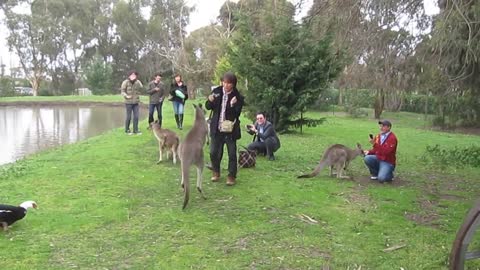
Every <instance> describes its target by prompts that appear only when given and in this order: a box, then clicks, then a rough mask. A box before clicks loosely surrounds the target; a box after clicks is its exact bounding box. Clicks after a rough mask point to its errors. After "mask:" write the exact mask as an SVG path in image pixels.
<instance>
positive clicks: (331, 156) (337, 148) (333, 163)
mask: <svg viewBox="0 0 480 270" xmlns="http://www.w3.org/2000/svg"><path fill="white" fill-rule="evenodd" d="M363 155H364V153H363V150H362V146H361V145H360V144H358V143H357V147H356V148H355V149H350V148H348V147H346V146H345V145H343V144H334V145H331V146H330V147H328V148H327V150H325V153H323V157H322V159H321V160H320V163H318V165H317V167H315V169H314V170H313V172H312V173H310V174H304V175H300V176H298V177H297V178H310V177H315V176H317V175H318V174H319V173H320V171H321V170H322V169H323V168H324V167H325V166H330V176H333V168H335V169H336V171H337V178H348V176H342V172H343V170H344V169H347V167H348V164H349V163H350V161H352V160H353V159H355V158H356V157H357V156H363Z"/></svg>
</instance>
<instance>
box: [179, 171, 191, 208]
mask: <svg viewBox="0 0 480 270" xmlns="http://www.w3.org/2000/svg"><path fill="white" fill-rule="evenodd" d="M181 167H182V186H183V195H184V197H183V207H182V209H185V207H187V204H188V200H189V198H190V182H189V181H188V177H189V174H188V173H189V172H188V168H185V166H184V163H183V162H182V165H181Z"/></svg>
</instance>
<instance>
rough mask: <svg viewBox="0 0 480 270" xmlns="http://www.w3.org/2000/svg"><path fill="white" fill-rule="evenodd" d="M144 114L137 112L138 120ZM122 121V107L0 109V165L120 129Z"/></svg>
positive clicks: (123, 111)
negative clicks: (138, 114)
mask: <svg viewBox="0 0 480 270" xmlns="http://www.w3.org/2000/svg"><path fill="white" fill-rule="evenodd" d="M145 115H146V113H145V112H143V111H141V113H140V117H144V116H145ZM124 121H125V108H124V107H122V106H120V107H111V106H91V107H90V106H83V105H80V106H48V107H40V106H32V107H24V106H22V107H14V106H6V107H1V106H0V165H2V164H6V163H11V162H15V161H16V160H18V159H21V158H23V157H25V156H27V155H29V154H32V153H36V152H39V151H42V150H45V149H48V148H51V147H54V146H58V145H63V144H69V143H74V142H77V141H80V140H83V139H85V138H89V137H92V136H96V135H99V134H101V133H103V132H105V131H108V130H111V129H113V128H118V127H122V126H123V125H124Z"/></svg>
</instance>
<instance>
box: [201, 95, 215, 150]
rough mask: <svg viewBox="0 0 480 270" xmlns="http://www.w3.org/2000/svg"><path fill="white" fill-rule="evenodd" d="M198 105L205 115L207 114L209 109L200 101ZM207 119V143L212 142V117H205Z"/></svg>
mask: <svg viewBox="0 0 480 270" xmlns="http://www.w3.org/2000/svg"><path fill="white" fill-rule="evenodd" d="M198 106H199V107H200V109H202V112H203V115H206V113H207V111H206V110H205V109H204V108H203V106H202V104H201V103H199V104H198ZM205 121H206V122H207V135H206V136H207V145H209V144H210V123H211V122H212V119H211V118H210V116H209V117H205Z"/></svg>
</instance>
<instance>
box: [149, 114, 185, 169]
mask: <svg viewBox="0 0 480 270" xmlns="http://www.w3.org/2000/svg"><path fill="white" fill-rule="evenodd" d="M150 128H151V129H152V130H153V134H154V135H155V138H157V141H158V152H159V153H160V157H159V159H158V162H157V164H158V163H160V162H162V161H163V150H164V149H167V159H168V158H169V156H168V154H169V153H170V152H171V153H172V156H173V164H176V163H177V150H178V145H179V143H180V138H179V137H178V135H177V134H176V133H175V132H173V131H171V130H169V129H164V128H161V127H160V124H159V123H158V121H157V120H155V122H152V123H151V124H150Z"/></svg>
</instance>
